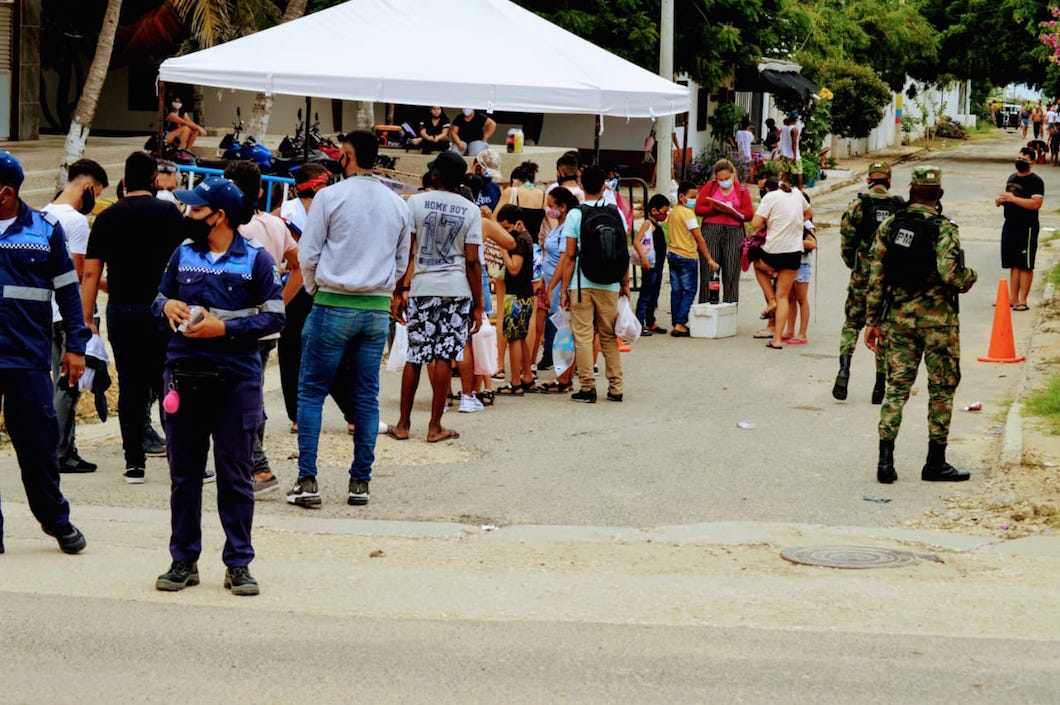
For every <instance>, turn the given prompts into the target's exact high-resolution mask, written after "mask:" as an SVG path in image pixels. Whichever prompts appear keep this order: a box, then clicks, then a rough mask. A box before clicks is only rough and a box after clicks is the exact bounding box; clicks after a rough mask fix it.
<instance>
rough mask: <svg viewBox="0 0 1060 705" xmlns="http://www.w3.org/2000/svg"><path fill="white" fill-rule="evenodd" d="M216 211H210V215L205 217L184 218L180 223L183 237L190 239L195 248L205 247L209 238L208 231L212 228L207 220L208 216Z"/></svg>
mask: <svg viewBox="0 0 1060 705" xmlns="http://www.w3.org/2000/svg"><path fill="white" fill-rule="evenodd" d="M214 213H216V211H211V212H210V215H208V216H206V217H205V218H192V217H190V216H189V217H186V218H184V220H183V222H182V225H183V228H184V233H183V234H184V237H186V238H187V239H189V240H191V244H192V246H193V247H195V248H196V249H199V250H202V249H206V247H207V240H209V238H210V231H211V230H213V226H212V225H210V224H209V223H208V222H206V221H208V220H209V219H210V216H212V215H213V214H214Z"/></svg>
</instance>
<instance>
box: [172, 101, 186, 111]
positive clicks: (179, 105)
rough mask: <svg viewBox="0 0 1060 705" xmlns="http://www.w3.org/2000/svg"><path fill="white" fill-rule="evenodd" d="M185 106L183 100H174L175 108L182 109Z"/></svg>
mask: <svg viewBox="0 0 1060 705" xmlns="http://www.w3.org/2000/svg"><path fill="white" fill-rule="evenodd" d="M183 107H184V104H183V103H181V102H179V101H176V100H175V101H173V109H174V110H180V109H181V108H183Z"/></svg>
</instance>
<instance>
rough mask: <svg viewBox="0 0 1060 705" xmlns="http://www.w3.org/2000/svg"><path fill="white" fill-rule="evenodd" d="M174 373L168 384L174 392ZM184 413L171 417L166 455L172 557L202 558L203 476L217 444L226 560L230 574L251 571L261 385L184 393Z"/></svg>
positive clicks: (230, 384) (238, 383)
mask: <svg viewBox="0 0 1060 705" xmlns="http://www.w3.org/2000/svg"><path fill="white" fill-rule="evenodd" d="M172 374H173V372H172V370H170V369H167V370H166V372H165V375H164V381H165V384H166V387H167V388H168V386H169V384H170V382H171V379H172ZM178 394H179V395H180V408H179V409H178V410H177V411H176V413H173V414H167V415H166V454H167V455H168V456H169V477H170V482H171V487H170V495H169V503H170V516H171V523H172V534H171V536H170V539H169V553H170V555H171V556H172V557H173V560H175V561H189V562H190V561H196V560H198V559H199V554H200V553H201V552H202V476H203V473H204V471H205V470H206V461H207V455H208V453H209V451H210V439H211V438H213V444H214V448H213V457H214V468H215V470H216V472H217V513H218V514H219V515H220V517H221V526H222V527H223V528H224V532H225V538H226V541H225V546H224V551H223V552H222V554H221V557H222V560H223V561H224V564H225V565H226V566H228V567H229V568H234V567H238V566H246V565H249V564H250V562H251V561H252V560H253V559H254V548H253V547H252V546H251V543H250V531H251V525H252V524H253V522H254V485H253V480H252V479H251V474H252V472H253V467H254V461H253V448H254V436H255V434H256V433H257V428H258V424H259V423H260V422H261V414H262V394H261V380H259V379H248V380H242V379H239V380H227V381H225V382H222V383H218V384H209V383H207V384H203V385H200V386H199V388H197V389H193V388H192V387H191V386H190V385H182V386H179V387H178Z"/></svg>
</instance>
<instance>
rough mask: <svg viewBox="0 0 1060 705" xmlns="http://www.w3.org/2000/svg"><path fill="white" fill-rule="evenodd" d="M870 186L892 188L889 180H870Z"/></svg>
mask: <svg viewBox="0 0 1060 705" xmlns="http://www.w3.org/2000/svg"><path fill="white" fill-rule="evenodd" d="M869 186H870V187H871V186H882V187H884V188H887V189H889V188H891V182H890V181H888V180H887V179H869Z"/></svg>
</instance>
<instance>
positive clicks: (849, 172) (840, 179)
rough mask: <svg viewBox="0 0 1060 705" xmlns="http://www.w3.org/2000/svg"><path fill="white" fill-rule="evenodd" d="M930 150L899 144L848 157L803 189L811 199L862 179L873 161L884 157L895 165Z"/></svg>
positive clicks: (826, 170) (917, 157)
mask: <svg viewBox="0 0 1060 705" xmlns="http://www.w3.org/2000/svg"><path fill="white" fill-rule="evenodd" d="M928 151H929V150H928V149H927V148H926V147H919V146H915V145H899V146H896V147H888V148H887V149H883V150H880V151H879V152H871V153H869V154H864V155H859V156H856V157H848V158H846V159H843V160H841V161H838V164H837V168H836V169H825V174H826V176H827V178H825V179H824V180H823V181H818V182H817V183H816V184H815V185H814V186H813V187H811V188H806V189H803V190H804V191H805V192H806V193H807V194H808V195H809V196H810V198H811V199H813V198H817V197H819V196H823V195H825V194H826V193H831V192H832V191H837V190H839V189H841V188H843V187H844V186H849V185H850V184H854V183H858V182H860V181H862V180H863V179H864V178H865V175H866V174H867V173H868V168H869V164H871V163H872V162H875V161H879V160H881V159H882V160H883V161H885V162H887V163H888V164H890V165H891V166H892V167H893V166H894V165H895V164H899V163H901V162H905V161H911V160H915V159H919V158H920V157H922V156H924V155H925V154H927V153H928Z"/></svg>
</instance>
